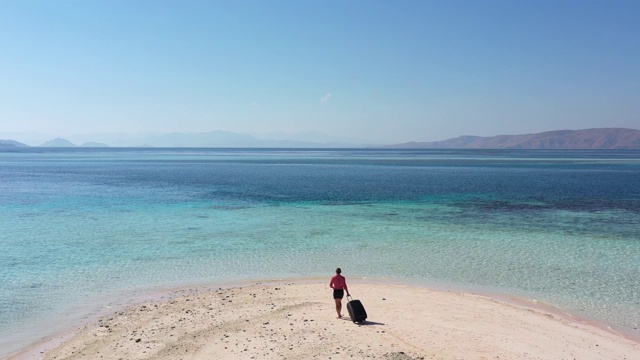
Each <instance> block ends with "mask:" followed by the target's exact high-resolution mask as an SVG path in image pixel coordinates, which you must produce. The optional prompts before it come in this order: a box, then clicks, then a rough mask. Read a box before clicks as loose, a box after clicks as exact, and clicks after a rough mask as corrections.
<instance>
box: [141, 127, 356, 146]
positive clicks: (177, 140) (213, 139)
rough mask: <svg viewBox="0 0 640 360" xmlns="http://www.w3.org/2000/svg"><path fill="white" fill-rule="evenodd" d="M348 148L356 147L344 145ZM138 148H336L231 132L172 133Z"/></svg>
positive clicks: (147, 140)
mask: <svg viewBox="0 0 640 360" xmlns="http://www.w3.org/2000/svg"><path fill="white" fill-rule="evenodd" d="M342 145H344V146H346V147H355V145H349V144H342ZM136 146H154V147H249V148H279V147H282V148H311V147H320V148H322V147H324V148H328V147H335V144H325V143H317V142H309V141H296V140H271V139H260V138H257V137H254V136H251V135H247V134H239V133H234V132H229V131H210V132H204V133H178V132H175V133H170V134H164V135H153V136H147V137H145V138H143V139H140V142H139V143H138V144H137V145H136Z"/></svg>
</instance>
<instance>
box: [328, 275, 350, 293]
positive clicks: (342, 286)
mask: <svg viewBox="0 0 640 360" xmlns="http://www.w3.org/2000/svg"><path fill="white" fill-rule="evenodd" d="M329 287H330V288H332V289H334V290H348V289H347V279H345V278H344V276H342V275H338V274H336V275H335V276H334V277H332V278H331V282H330V283H329Z"/></svg>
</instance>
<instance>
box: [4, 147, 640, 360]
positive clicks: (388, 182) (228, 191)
mask: <svg viewBox="0 0 640 360" xmlns="http://www.w3.org/2000/svg"><path fill="white" fill-rule="evenodd" d="M0 216H1V217H0V249H1V250H0V290H1V291H0V349H9V350H15V349H14V348H12V344H15V342H16V339H18V338H20V339H23V340H24V339H26V340H30V339H31V340H33V339H35V338H37V336H42V335H43V334H46V333H47V331H52V330H51V329H52V327H51V326H49V325H46V326H45V324H47V323H48V322H47V321H46V319H49V320H52V321H53V320H55V319H61V318H62V317H64V316H67V315H69V314H70V313H74V312H76V311H77V309H80V308H91V306H92V305H93V306H96V307H98V306H102V305H103V304H102V303H101V302H100V300H99V299H104V298H108V297H109V296H112V295H115V294H122V293H127V292H132V291H138V290H145V289H153V288H158V287H169V286H180V285H190V284H202V283H219V282H225V281H235V280H249V279H271V278H296V277H310V276H329V275H331V273H332V271H333V269H334V268H335V267H337V266H340V267H342V268H343V270H344V272H345V274H347V275H349V276H361V277H370V278H383V279H393V280H398V281H406V282H411V283H417V284H424V285H434V284H438V285H439V286H445V287H447V286H450V287H455V288H463V289H471V290H477V291H485V292H490V293H499V294H504V295H508V296H517V297H523V298H527V299H537V300H540V301H545V302H548V303H551V304H553V305H555V306H558V307H560V308H561V309H563V310H566V311H569V312H572V313H574V314H577V315H581V316H584V317H587V318H591V319H596V320H599V321H602V322H605V323H607V324H610V325H613V326H615V327H618V328H621V329H624V330H625V331H628V332H630V333H634V332H635V333H636V334H638V335H639V336H640V331H639V330H638V325H639V324H638V322H640V151H631V150H629V151H540V150H538V151H536V150H493V151H481V150H477V151H472V150H464V151H463V150H458V151H450V150H419V151H416V150H233V149H115V148H113V149H42V148H27V149H3V150H0ZM362 291H366V289H362ZM43 319H44V320H43ZM13 347H15V346H13ZM1 354H2V353H1V352H0V355H1Z"/></svg>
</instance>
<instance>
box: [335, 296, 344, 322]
mask: <svg viewBox="0 0 640 360" xmlns="http://www.w3.org/2000/svg"><path fill="white" fill-rule="evenodd" d="M334 300H335V301H336V312H337V313H338V319H342V299H334Z"/></svg>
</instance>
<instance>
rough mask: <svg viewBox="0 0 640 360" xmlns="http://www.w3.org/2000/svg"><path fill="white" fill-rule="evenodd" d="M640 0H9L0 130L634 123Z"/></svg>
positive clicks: (3, 12)
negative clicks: (170, 0)
mask: <svg viewBox="0 0 640 360" xmlns="http://www.w3.org/2000/svg"><path fill="white" fill-rule="evenodd" d="M638 19H640V1H604V0H603V1H588V0H585V1H563V0H556V1H498V0H492V1H312V0H308V1H299V0H298V1H277V0H274V1H172V2H169V1H115V0H112V1H17V0H16V1H4V2H1V3H0V54H1V55H0V79H1V81H0V133H9V132H26V131H30V132H47V133H51V134H56V135H61V136H64V135H70V134H78V133H100V132H127V133H140V132H156V133H157V132H159V133H164V132H174V131H178V132H204V131H212V130H225V131H233V132H242V133H250V134H266V133H270V132H285V133H296V132H306V131H319V132H322V133H325V134H328V135H331V136H335V137H339V138H345V139H349V140H355V141H362V142H373V143H375V142H377V143H393V142H404V141H427V140H442V139H446V138H450V137H455V136H459V135H482V136H490V135H498V134H519V133H531V132H540V131H547V130H555V129H582V128H591V127H628V128H640V96H639V95H640V21H638Z"/></svg>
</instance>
